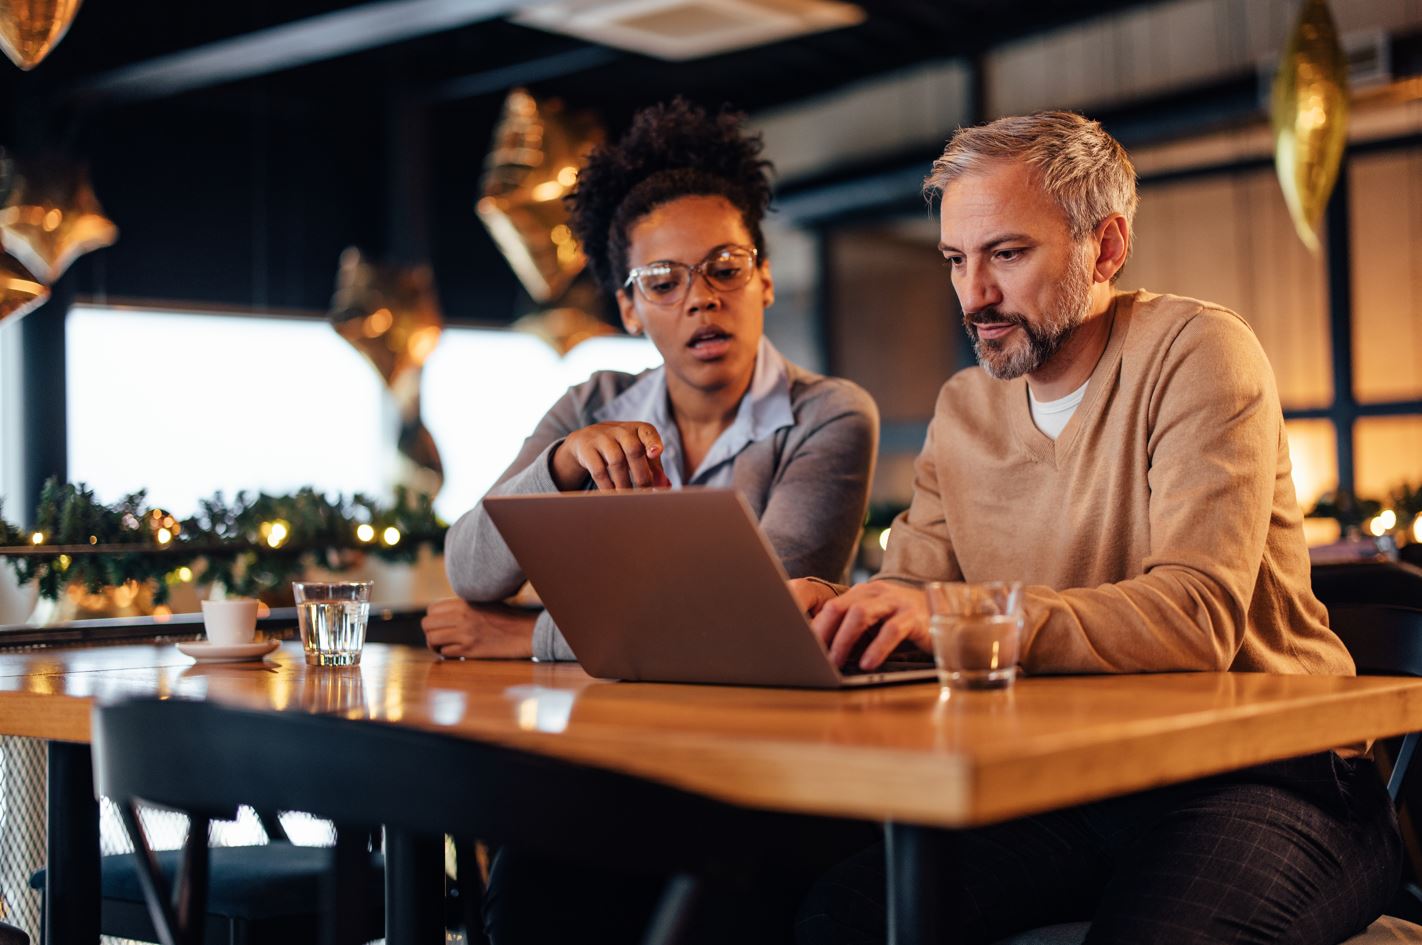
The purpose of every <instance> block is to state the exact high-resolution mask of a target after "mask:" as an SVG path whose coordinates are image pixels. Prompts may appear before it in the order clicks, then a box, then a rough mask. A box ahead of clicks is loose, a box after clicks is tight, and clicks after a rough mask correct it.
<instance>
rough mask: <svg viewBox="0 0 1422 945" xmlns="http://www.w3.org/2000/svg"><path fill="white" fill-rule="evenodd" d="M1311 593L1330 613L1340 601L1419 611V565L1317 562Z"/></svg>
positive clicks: (1421, 579) (1421, 575)
mask: <svg viewBox="0 0 1422 945" xmlns="http://www.w3.org/2000/svg"><path fill="white" fill-rule="evenodd" d="M1311 579H1312V584H1313V592H1314V594H1316V595H1317V596H1318V599H1319V600H1321V601H1323V603H1324V605H1325V606H1326V607H1328V609H1329V611H1330V612H1332V610H1333V608H1334V607H1336V606H1338V605H1340V604H1388V605H1391V606H1394V607H1411V608H1413V609H1414V610H1422V568H1417V567H1414V566H1412V565H1410V564H1406V563H1404V562H1394V561H1358V562H1353V563H1350V564H1321V565H1317V566H1316V567H1314V569H1313V573H1312V576H1311Z"/></svg>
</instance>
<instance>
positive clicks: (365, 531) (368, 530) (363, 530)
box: [356, 522, 375, 543]
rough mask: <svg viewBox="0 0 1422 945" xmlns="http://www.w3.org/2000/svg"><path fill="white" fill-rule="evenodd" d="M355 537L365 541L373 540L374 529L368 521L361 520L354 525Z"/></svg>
mask: <svg viewBox="0 0 1422 945" xmlns="http://www.w3.org/2000/svg"><path fill="white" fill-rule="evenodd" d="M356 538H358V539H360V540H361V541H363V542H367V543H369V542H372V541H375V529H374V528H373V527H371V525H370V523H369V522H361V523H360V524H359V525H357V526H356Z"/></svg>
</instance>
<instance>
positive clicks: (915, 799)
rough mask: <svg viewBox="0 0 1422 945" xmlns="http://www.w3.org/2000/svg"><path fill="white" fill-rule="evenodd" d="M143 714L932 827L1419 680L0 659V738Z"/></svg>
mask: <svg viewBox="0 0 1422 945" xmlns="http://www.w3.org/2000/svg"><path fill="white" fill-rule="evenodd" d="M153 695H158V696H164V697H171V698H182V699H201V700H208V701H212V702H216V703H220V704H223V705H229V706H233V707H242V708H253V709H261V710H271V711H277V712H304V713H318V714H323V715H338V716H342V717H346V718H353V719H371V720H375V721H378V722H384V723H388V724H393V725H398V726H403V727H409V728H414V729H420V730H426V731H432V732H438V733H442V734H444V735H446V736H448V737H451V738H458V739H469V740H474V741H479V742H485V743H490V744H496V745H500V746H504V747H509V748H514V749H517V750H519V751H522V752H528V753H533V754H537V755H543V756H548V757H552V758H557V759H560V760H563V761H570V762H574V763H577V764H581V765H586V766H592V767H600V768H607V769H611V770H614V771H618V772H621V773H625V774H631V775H634V776H636V777H638V778H642V779H647V780H651V781H656V782H660V783H664V784H667V785H671V786H674V787H677V788H680V789H682V790H685V791H688V792H691V793H694V794H698V795H703V796H706V797H709V798H713V799H716V800H720V801H724V802H729V803H731V804H734V805H738V806H744V807H751V808H759V809H766V810H774V811H786V812H795V813H808V814H816V815H828V816H837V817H848V818H855V819H861V820H872V821H879V822H884V823H890V824H905V825H914V826H935V827H965V826H972V825H977V824H983V823H989V822H993V821H997V820H1002V819H1006V818H1011V817H1016V816H1020V815H1024V814H1028V813H1032V812H1037V811H1043V810H1049V809H1053V808H1058V807H1064V806H1068V805H1072V804H1077V803H1081V802H1084V801H1088V800H1093V799H1098V798H1103V797H1108V796H1112V795H1117V794H1122V793H1128V792H1131V791H1135V790H1140V789H1144V788H1148V787H1152V786H1156V785H1160V784H1167V783H1173V782H1179V781H1184V780H1189V779H1192V778H1196V777H1201V776H1205V775H1209V774H1213V773H1217V772H1220V771H1226V770H1231V769H1236V768H1241V767H1246V766H1249V765H1253V764H1258V763H1261V762H1265V761H1271V760H1276V759H1280V758H1286V757H1291V756H1296V755H1302V754H1307V753H1311V752H1316V751H1321V750H1325V749H1327V748H1330V747H1334V746H1339V745H1347V744H1350V743H1356V742H1361V741H1363V740H1366V739H1369V738H1377V737H1384V736H1388V735H1394V734H1400V733H1402V732H1406V731H1412V730H1416V729H1422V680H1416V679H1410V678H1383V677H1369V678H1359V679H1353V678H1336V677H1310V676H1269V675H1262V674H1241V673H1197V674H1170V675H1157V676H1095V677H1047V678H1037V679H1024V680H1022V681H1021V682H1019V684H1018V685H1017V686H1016V687H1015V688H1014V689H1013V690H1011V691H1008V692H999V693H967V694H964V693H954V694H953V695H952V696H951V697H941V696H940V695H939V691H938V688H937V686H935V685H932V684H915V685H907V686H898V687H884V688H878V689H866V690H859V691H853V692H817V691H798V690H776V689H750V688H735V687H720V686H671V685H655V684H648V683H638V684H620V683H609V682H605V681H600V680H594V679H592V678H590V677H588V676H587V675H586V674H585V673H583V672H582V670H581V669H579V668H578V667H577V666H574V665H568V664H555V665H548V664H534V663H529V662H521V661H520V662H443V661H440V660H438V659H436V658H435V657H433V656H432V655H431V654H429V653H427V652H425V651H422V650H417V649H414V648H407V647H398V646H383V645H378V644H372V645H369V646H368V647H367V649H366V653H365V656H364V658H363V661H362V665H361V666H360V667H359V670H358V671H349V670H346V671H342V670H335V671H333V670H322V669H315V668H311V667H307V666H305V665H304V663H303V662H302V657H301V653H300V650H299V648H298V647H297V646H296V645H294V644H284V645H283V646H282V648H281V649H280V650H278V651H277V652H276V653H274V654H273V655H272V656H271V657H269V659H268V661H267V662H266V663H264V664H230V665H198V666H195V665H193V664H192V663H191V661H190V660H188V659H187V658H186V657H184V656H182V655H181V654H179V653H177V651H176V649H175V648H174V647H172V646H122V647H111V648H100V649H85V650H43V651H35V652H33V653H21V654H0V732H3V733H7V734H15V735H28V736H32V737H38V738H46V739H51V740H56V741H58V742H60V743H65V742H67V743H79V744H82V743H84V742H86V741H87V739H88V733H89V708H90V706H91V705H92V703H93V701H94V700H96V699H97V700H115V699H120V698H124V697H130V696H153ZM52 757H53V756H52ZM51 840H52V843H53V844H54V845H55V846H58V845H59V844H60V843H62V842H68V841H66V840H64V839H62V838H59V837H53V836H52V838H51ZM74 842H87V841H85V840H84V838H83V837H82V836H81V837H79V838H77V840H75V841H74ZM51 855H52V856H53V855H54V854H53V853H52V854H51ZM56 906H57V904H56ZM51 914H52V915H57V914H58V910H57V908H55V909H52V910H51ZM51 940H53V941H59V940H61V939H60V938H56V937H52V938H51Z"/></svg>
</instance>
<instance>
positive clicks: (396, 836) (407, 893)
mask: <svg viewBox="0 0 1422 945" xmlns="http://www.w3.org/2000/svg"><path fill="white" fill-rule="evenodd" d="M385 942H386V945H432V943H438V945H442V943H443V942H444V838H443V837H425V836H419V835H416V834H411V833H407V832H405V831H403V830H390V829H387V830H386V831H385Z"/></svg>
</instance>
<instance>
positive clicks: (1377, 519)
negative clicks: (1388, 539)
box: [1368, 509, 1397, 538]
mask: <svg viewBox="0 0 1422 945" xmlns="http://www.w3.org/2000/svg"><path fill="white" fill-rule="evenodd" d="M1396 527H1397V513H1396V512H1394V511H1393V510H1392V509H1383V510H1382V511H1381V512H1379V513H1378V514H1377V515H1375V516H1374V517H1373V518H1372V520H1371V521H1369V522H1368V531H1369V532H1371V533H1372V534H1373V537H1375V538H1381V537H1382V536H1384V535H1386V534H1387V533H1388V532H1390V531H1392V530H1393V529H1394V528H1396Z"/></svg>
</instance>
